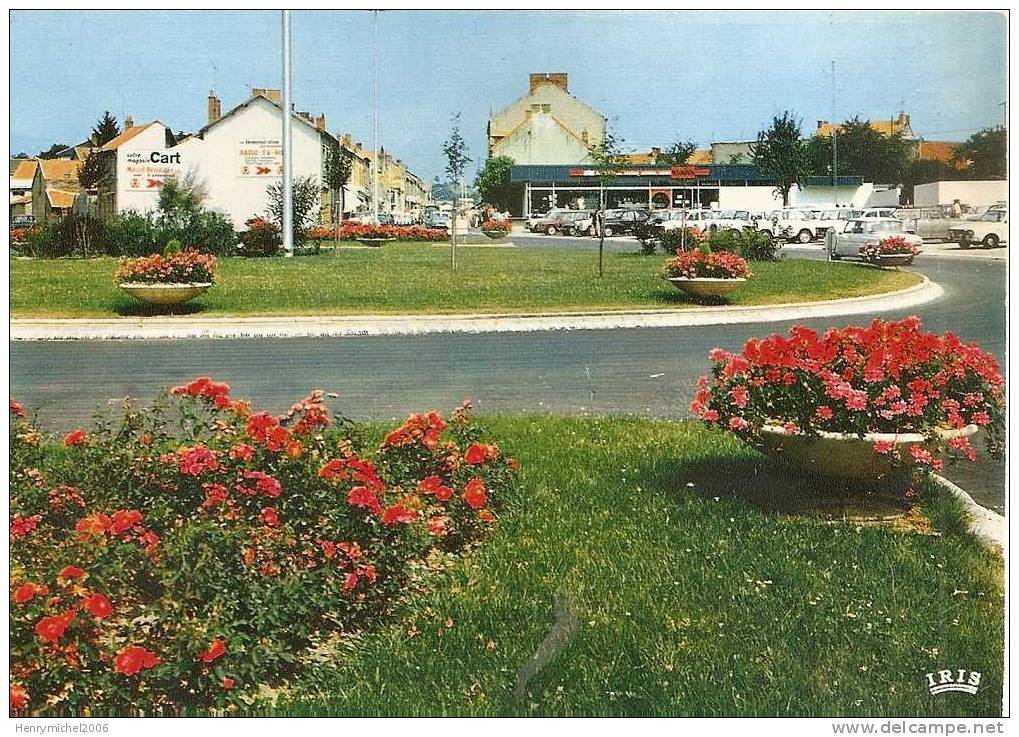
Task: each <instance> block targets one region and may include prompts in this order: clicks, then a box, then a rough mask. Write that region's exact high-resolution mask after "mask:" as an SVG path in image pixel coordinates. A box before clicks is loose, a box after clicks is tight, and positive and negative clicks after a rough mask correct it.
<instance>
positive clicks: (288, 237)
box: [282, 10, 294, 257]
mask: <svg viewBox="0 0 1019 737" xmlns="http://www.w3.org/2000/svg"><path fill="white" fill-rule="evenodd" d="M282 12H283V254H284V255H285V256H287V257H290V256H293V255H294V182H293V168H294V161H293V151H292V142H291V140H290V124H291V122H292V121H291V119H290V109H291V102H290V11H289V10H284V11H282Z"/></svg>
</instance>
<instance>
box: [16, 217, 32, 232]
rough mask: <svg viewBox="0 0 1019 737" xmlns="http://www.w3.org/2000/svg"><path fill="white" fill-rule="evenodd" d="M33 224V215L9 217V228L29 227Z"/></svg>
mask: <svg viewBox="0 0 1019 737" xmlns="http://www.w3.org/2000/svg"><path fill="white" fill-rule="evenodd" d="M33 225H35V216H34V215H15V216H14V217H12V218H11V230H15V229H18V228H31V227H32V226H33Z"/></svg>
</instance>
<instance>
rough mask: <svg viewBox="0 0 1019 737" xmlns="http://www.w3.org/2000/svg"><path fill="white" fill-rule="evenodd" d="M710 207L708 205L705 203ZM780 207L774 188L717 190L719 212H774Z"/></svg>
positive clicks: (725, 188)
mask: <svg viewBox="0 0 1019 737" xmlns="http://www.w3.org/2000/svg"><path fill="white" fill-rule="evenodd" d="M705 206H707V207H711V205H710V203H706V205H705ZM781 206H782V197H781V196H779V195H777V194H776V193H775V188H774V187H770V186H769V187H720V188H719V190H718V208H717V209H719V210H752V211H764V210H774V209H775V208H776V207H781Z"/></svg>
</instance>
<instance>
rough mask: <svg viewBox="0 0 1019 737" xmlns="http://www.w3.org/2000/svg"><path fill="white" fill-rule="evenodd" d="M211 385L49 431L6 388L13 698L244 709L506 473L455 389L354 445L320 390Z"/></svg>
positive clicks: (477, 517)
mask: <svg viewBox="0 0 1019 737" xmlns="http://www.w3.org/2000/svg"><path fill="white" fill-rule="evenodd" d="M229 391H230V390H229V387H228V386H226V385H225V384H219V383H216V382H213V381H211V380H209V379H208V378H200V379H196V380H195V381H193V382H191V383H190V384H188V385H186V386H182V387H175V388H174V389H173V390H172V392H171V394H172V395H173V396H172V397H171V396H167V395H163V396H161V397H160V399H159V400H157V405H156V406H155V407H153V408H151V409H142V410H136V409H133V408H131V407H130V406H128V407H125V409H124V413H123V416H122V417H121V418H120V419H119V420H117V421H115V422H114V421H110V420H108V419H101V420H99V421H98V425H97V427H96V429H95V430H94V431H93V432H86V431H85V430H82V429H78V430H75V431H72V432H71V433H68V434H67V435H66V436H64V438H63V443H62V447H56V446H55V444H54V443H52V442H49V441H47V440H46V439H44V438H43V437H42V436H41V434H40V433H39V431H38V430H36V429H35V428H33V427H32V426H31V425H30V424H29V423H28V422H27V421H26V419H25V412H24V410H23V409H22V408H21V407H20V406H19V405H18V404H17V403H16V402H14V400H11V428H12V433H11V437H12V440H11V478H10V494H11V513H12V515H13V516H12V520H11V534H10V537H11V548H10V561H11V564H10V565H11V569H10V573H11V578H10V586H11V594H12V604H11V606H10V650H11V654H10V669H11V694H12V705H11V708H12V710H13V711H16V712H17V713H37V714H57V713H67V712H70V713H76V714H80V713H82V712H83V711H85V710H88V713H90V714H91V715H93V716H95V715H102V714H129V713H136V712H138V711H144V712H145V713H146V714H175V713H178V712H179V711H180V710H181V709H183V708H187V709H188V710H189V711H190V712H191V713H195V712H199V713H201V712H202V711H203V710H206V709H213V708H216V709H224V708H225V709H237V708H243V707H244V706H245V705H249V704H251V703H252V702H253V700H254V698H255V697H256V694H257V693H258V692H259V691H260V690H264V688H265V687H279V686H281V685H283V684H284V683H285V681H286V679H287V678H288V677H289V676H291V675H294V674H296V673H299V672H300V671H301V670H302V669H303V668H305V667H307V666H311V665H312V664H313V663H315V662H316V659H317V658H321V655H320V654H319V653H318V652H314V651H313V650H315V648H321V647H323V646H324V647H325V648H327V649H329V650H331V651H333V650H334V649H335V647H336V640H338V638H339V635H341V634H343V635H348V636H350V635H354V634H357V633H359V632H363V631H366V630H370V629H372V628H376V627H379V626H381V625H384V624H385V623H386V622H387V619H388V615H390V613H391V612H392V610H393V608H394V605H395V604H396V603H397V602H398V601H402V600H404V599H406V598H407V597H409V596H413V595H421V594H422V593H427V592H428V591H429V589H430V588H433V587H434V585H435V580H436V578H435V577H434V576H430V575H429V572H430V571H434V570H436V569H438V568H441V562H442V556H444V555H448V554H450V553H457V552H461V551H463V550H464V549H465V547H466V546H468V545H470V544H471V543H472V542H474V541H476V540H478V539H479V538H480V537H481V536H482V535H483V534H484V533H485V532H486V531H487V530H488V529H490V527H491V526H492V525H493V524H494V523H495V521H496V511H497V510H498V509H499V507H500V505H501V504H502V502H503V500H504V497H505V496H506V494H507V493H508V492H509V491H510V489H511V486H512V480H513V469H514V468H515V465H516V464H515V462H514V461H512V460H510V459H506V458H504V457H502V455H501V453H500V451H499V449H498V448H497V447H496V446H494V445H490V444H487V443H483V442H481V439H480V431H479V429H478V428H477V427H476V426H475V425H474V424H473V423H472V421H471V419H470V415H469V412H468V408H467V407H466V406H465V407H463V408H461V409H459V410H457V411H456V412H454V413H453V416H452V417H451V418H450V419H449V420H448V421H447V420H446V419H444V418H443V417H441V416H439V415H438V414H436V413H434V412H433V413H429V414H427V415H414V416H412V417H410V418H408V419H407V421H406V422H405V423H403V425H401V426H400V427H398V428H396V429H395V430H393V431H392V432H390V433H388V434H387V435H386V436H385V438H384V439H383V440H382V441H381V443H380V444H376V445H373V446H372V447H373V449H370V448H369V446H368V444H367V443H366V442H365V441H364V439H363V438H364V436H365V434H366V433H364V432H362V431H361V430H360V429H359V428H356V427H353V426H352V425H350V423H348V422H346V421H344V420H343V419H342V418H338V420H336V421H334V420H333V419H331V418H330V416H329V413H328V410H327V409H326V407H325V406H324V404H323V403H322V393H321V392H313V393H312V394H311V395H310V396H309V397H307V398H305V399H304V400H302V401H301V402H299V403H297V404H296V405H294V407H293V408H291V410H290V411H289V412H287V413H286V414H285V415H283V416H280V417H275V416H272V415H270V414H269V413H267V412H253V411H252V410H251V409H250V407H249V406H248V404H247V403H246V402H239V401H234V400H233V399H232V398H231V397H230V395H229ZM173 397H178V398H179V399H176V400H175V399H173ZM171 402H176V403H178V404H179V406H177V407H170V406H169V405H170V404H171ZM171 410H172V413H171ZM171 414H173V415H174V416H177V417H178V418H179V422H176V423H174V424H173V425H171V424H170V422H169V417H170V416H171ZM426 561H427V562H426ZM330 637H331V638H333V641H332V642H330V641H329V638H330Z"/></svg>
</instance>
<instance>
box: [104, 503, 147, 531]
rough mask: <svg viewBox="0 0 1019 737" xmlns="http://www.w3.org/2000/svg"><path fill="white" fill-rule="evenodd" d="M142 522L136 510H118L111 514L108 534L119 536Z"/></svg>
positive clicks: (140, 515) (139, 513) (140, 514)
mask: <svg viewBox="0 0 1019 737" xmlns="http://www.w3.org/2000/svg"><path fill="white" fill-rule="evenodd" d="M141 521H142V513H141V512H139V511H138V510H137V509H120V510H117V511H116V512H114V513H113V519H112V520H111V523H110V532H111V533H113V534H114V535H119V534H120V533H122V532H127V531H128V530H130V529H131V528H132V527H134V526H135V525H137V524H139V523H140V522H141Z"/></svg>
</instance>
